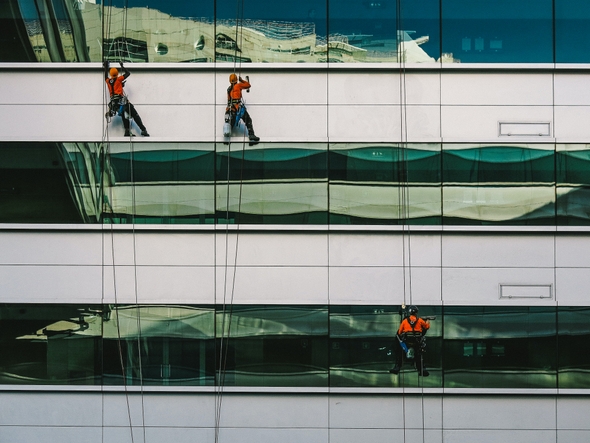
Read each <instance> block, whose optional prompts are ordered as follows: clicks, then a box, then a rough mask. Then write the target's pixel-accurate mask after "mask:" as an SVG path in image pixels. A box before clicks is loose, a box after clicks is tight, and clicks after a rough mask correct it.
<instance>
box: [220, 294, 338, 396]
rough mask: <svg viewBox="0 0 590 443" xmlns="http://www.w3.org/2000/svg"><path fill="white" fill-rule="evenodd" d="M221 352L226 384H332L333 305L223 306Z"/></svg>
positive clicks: (307, 385) (222, 378)
mask: <svg viewBox="0 0 590 443" xmlns="http://www.w3.org/2000/svg"><path fill="white" fill-rule="evenodd" d="M217 351H218V355H219V356H220V357H218V361H219V362H220V363H219V364H218V368H220V367H221V368H223V370H219V369H218V383H220V384H222V385H224V386H305V387H313V386H327V385H328V356H327V354H328V352H327V351H328V309H327V307H325V306H284V305H282V306H259V305H254V306H236V305H234V306H233V307H230V308H226V310H225V311H224V310H223V309H222V308H221V307H219V308H218V318H217Z"/></svg>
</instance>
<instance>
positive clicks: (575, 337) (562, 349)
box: [557, 306, 590, 389]
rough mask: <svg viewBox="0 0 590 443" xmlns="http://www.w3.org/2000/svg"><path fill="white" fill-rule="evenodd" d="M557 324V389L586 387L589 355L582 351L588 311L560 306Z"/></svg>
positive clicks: (589, 332)
mask: <svg viewBox="0 0 590 443" xmlns="http://www.w3.org/2000/svg"><path fill="white" fill-rule="evenodd" d="M557 323H558V325H559V344H558V351H559V374H558V380H559V387H560V388H562V389H588V388H590V355H589V354H588V352H586V351H585V350H586V349H587V347H588V342H589V341H590V308H588V307H583V306H580V307H560V308H559V310H558V319H557Z"/></svg>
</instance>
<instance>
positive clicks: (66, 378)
mask: <svg viewBox="0 0 590 443" xmlns="http://www.w3.org/2000/svg"><path fill="white" fill-rule="evenodd" d="M102 313H103V312H102V309H101V308H100V306H94V305H48V304H45V305H38V304H2V305H0V384H28V385H36V384H42V385H48V384H59V385H96V384H100V383H101V373H102V367H101V366H102V357H101V335H102Z"/></svg>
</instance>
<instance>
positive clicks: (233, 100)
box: [224, 74, 260, 146]
mask: <svg viewBox="0 0 590 443" xmlns="http://www.w3.org/2000/svg"><path fill="white" fill-rule="evenodd" d="M229 83H230V85H229V88H227V108H226V109H225V121H226V123H227V122H229V123H230V125H231V126H230V128H233V127H234V126H236V125H237V124H238V123H239V121H240V119H242V120H243V121H244V124H245V125H246V128H247V129H248V138H249V139H250V146H252V145H255V144H256V143H258V142H259V141H260V137H257V136H256V134H254V128H253V127H252V118H251V117H250V114H248V110H247V109H246V106H245V105H244V101H243V100H242V91H243V90H244V89H246V90H249V89H250V87H251V86H252V85H251V84H250V82H249V81H248V78H247V77H246V80H244V79H242V77H238V76H237V75H236V74H231V75H230V76H229ZM224 132H225V131H224ZM225 135H226V136H229V135H231V133H230V134H225Z"/></svg>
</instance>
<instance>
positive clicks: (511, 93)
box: [441, 73, 553, 107]
mask: <svg viewBox="0 0 590 443" xmlns="http://www.w3.org/2000/svg"><path fill="white" fill-rule="evenodd" d="M552 83H553V74H551V73H546V74H533V73H526V74H523V73H502V74H493V73H486V74H481V73H463V74H461V73H456V74H452V75H446V74H445V75H443V76H442V79H441V101H442V104H443V106H444V105H460V106H471V105H474V106H484V105H495V106H502V107H510V106H523V105H524V106H551V105H552V104H553V85H552Z"/></svg>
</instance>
